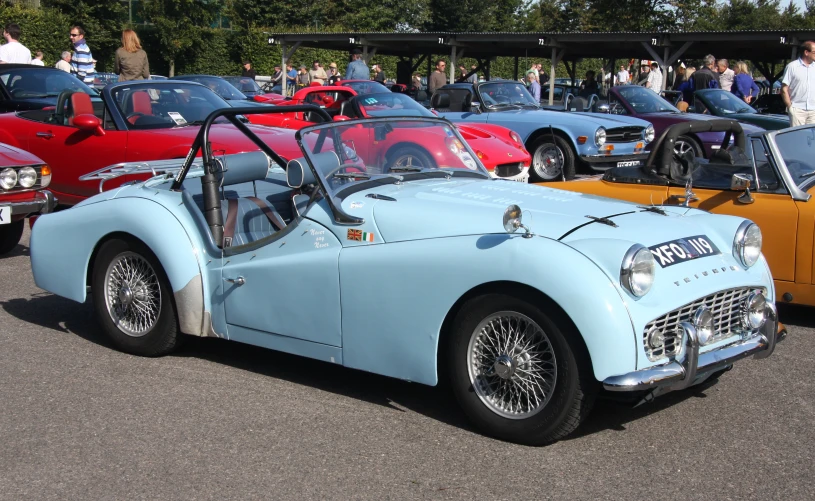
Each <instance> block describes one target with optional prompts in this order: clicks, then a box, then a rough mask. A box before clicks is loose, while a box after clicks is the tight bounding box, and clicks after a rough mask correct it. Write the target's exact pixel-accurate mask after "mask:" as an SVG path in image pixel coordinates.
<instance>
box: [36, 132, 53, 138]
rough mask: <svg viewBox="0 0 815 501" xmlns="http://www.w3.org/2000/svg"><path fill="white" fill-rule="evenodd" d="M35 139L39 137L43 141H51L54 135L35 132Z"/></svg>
mask: <svg viewBox="0 0 815 501" xmlns="http://www.w3.org/2000/svg"><path fill="white" fill-rule="evenodd" d="M37 137H41V138H43V139H51V138H52V137H54V135H53V134H51V133H50V132H37Z"/></svg>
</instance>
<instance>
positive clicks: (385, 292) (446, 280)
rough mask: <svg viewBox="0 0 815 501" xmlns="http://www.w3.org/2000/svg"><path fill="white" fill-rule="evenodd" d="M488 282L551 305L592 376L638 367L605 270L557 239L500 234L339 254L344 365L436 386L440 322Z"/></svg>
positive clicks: (619, 304) (623, 313) (364, 248)
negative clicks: (528, 291)
mask: <svg viewBox="0 0 815 501" xmlns="http://www.w3.org/2000/svg"><path fill="white" fill-rule="evenodd" d="M428 256H432V259H429V258H428ZM395 264H398V265H395ZM493 282H515V283H518V284H523V285H527V286H529V287H532V288H535V289H537V290H539V291H541V292H542V293H543V294H545V295H547V296H548V297H549V298H551V299H552V300H553V301H554V302H555V303H557V304H558V305H559V306H560V307H561V308H562V309H563V310H564V311H565V312H566V314H567V315H568V316H569V317H570V318H571V320H572V322H573V323H574V324H575V326H576V327H577V329H578V331H579V332H580V335H581V336H582V337H583V340H584V342H585V344H586V346H587V348H588V352H589V355H590V357H591V362H592V367H593V370H594V375H595V377H596V378H597V379H598V380H603V379H605V378H606V377H608V376H611V375H615V374H624V373H626V372H630V371H631V370H634V369H635V367H636V362H637V360H636V343H635V336H634V331H633V327H632V322H631V319H630V317H629V314H628V312H627V311H626V308H625V305H624V303H623V301H622V299H621V297H620V294H619V292H618V291H617V290H616V289H615V287H614V284H612V283H611V282H610V281H609V279H608V277H607V276H606V275H605V274H604V273H603V271H602V270H600V269H599V268H598V267H597V266H596V265H595V264H594V263H593V262H591V261H590V260H588V259H587V258H586V257H585V256H583V255H582V254H580V253H579V252H577V251H575V250H574V249H572V248H570V247H569V246H567V245H564V244H562V243H560V242H557V241H555V240H550V239H547V238H543V237H535V238H529V239H526V238H522V237H521V236H519V235H507V234H493V235H468V236H462V237H453V238H438V239H432V240H416V241H406V242H398V243H389V244H384V245H368V246H357V247H347V248H344V249H343V250H342V252H341V253H340V284H341V285H340V286H341V295H342V305H343V316H342V326H343V362H344V364H345V365H347V366H349V367H354V368H357V369H361V370H366V371H370V372H375V373H378V374H384V375H387V376H392V377H397V378H401V379H406V380H410V381H416V382H420V383H425V384H430V385H434V384H436V383H437V381H438V374H437V371H438V368H437V366H436V362H437V352H438V348H439V339H440V336H441V334H442V324H443V323H444V321H445V318H446V317H447V315H448V313H450V311H451V309H452V308H453V306H454V305H455V304H456V302H457V301H458V300H459V299H460V298H462V297H463V296H465V295H466V294H467V293H468V292H469V291H471V290H473V289H475V288H476V287H479V286H481V285H483V284H489V283H493Z"/></svg>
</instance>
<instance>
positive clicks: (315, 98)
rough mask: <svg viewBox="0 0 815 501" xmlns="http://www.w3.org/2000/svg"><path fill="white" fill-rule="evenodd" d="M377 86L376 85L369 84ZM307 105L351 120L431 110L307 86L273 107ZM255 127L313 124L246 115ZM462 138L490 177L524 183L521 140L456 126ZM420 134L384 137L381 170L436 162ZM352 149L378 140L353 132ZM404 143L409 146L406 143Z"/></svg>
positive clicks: (290, 117) (396, 98)
mask: <svg viewBox="0 0 815 501" xmlns="http://www.w3.org/2000/svg"><path fill="white" fill-rule="evenodd" d="M374 83H376V82H374ZM303 104H312V105H315V106H319V107H321V108H323V109H324V110H325V111H326V112H327V113H328V114H329V115H331V116H332V117H334V120H350V119H361V118H376V117H406V116H409V117H432V116H434V115H433V113H432V112H430V111H428V110H427V109H426V108H424V107H423V106H422V105H420V104H419V103H417V102H416V101H414V100H413V99H411V98H410V97H408V96H406V95H404V94H399V93H393V92H385V93H379V94H365V95H357V94H356V92H354V91H353V90H352V89H351V88H350V87H346V86H337V87H332V86H323V87H306V88H305V89H301V90H299V91H298V92H297V93H295V94H294V96H293V97H292V99H291V100H288V101H284V102H281V103H278V105H279V106H281V107H284V106H289V105H303ZM246 118H247V119H248V120H249V121H250V122H252V123H254V124H261V125H269V126H274V127H285V128H289V129H300V128H302V127H305V126H307V125H313V124H314V121H315V119H314V117H311V116H310V115H309V113H308V112H306V113H282V114H274V115H247V116H246ZM456 127H457V128H458V129H459V132H460V133H461V136H462V137H463V138H464V139H465V140H466V141H467V143H468V144H469V145H470V147H471V148H472V149H473V150H474V151H475V152H476V155H478V158H479V159H480V160H481V163H483V164H484V166H485V167H486V168H487V170H488V171H489V172H490V174H491V175H492V176H493V177H498V178H502V179H509V180H514V181H523V182H526V181H527V179H528V177H529V174H528V171H529V164H530V162H531V157H530V155H529V152H527V151H526V149H525V148H524V146H523V143H522V142H521V138H520V136H518V134H516V133H515V132H513V131H511V130H509V129H507V128H505V127H501V126H498V125H490V124H478V125H477V126H476V125H469V124H468V125H464V124H456ZM422 134H423V132H422V131H421V130H410V131H408V130H407V129H406V130H402V131H399V132H398V133H394V134H389V135H388V136H387V141H388V142H390V143H393V144H392V146H390V147H389V148H387V151H388V152H389V153H388V159H387V161H386V162H385V163H384V164H385V165H386V166H395V167H405V166H420V167H422V166H424V167H426V166H432V165H434V163H435V164H438V163H439V162H438V161H439V159H436V160H434V159H432V158H431V155H430V154H429V153H428V152H427V151H426V150H423V149H422V148H419V147H418V146H417V145H418V144H421V143H422V139H421V135H422ZM355 135H356V136H357V137H355V139H354V141H353V143H354V144H353V146H352V147H353V148H354V149H355V150H357V153H359V154H360V155H362V156H363V158H364V150H365V149H366V148H367V147H368V145H369V144H376V141H378V139H377V137H376V136H375V134H374V132H372V130H371V129H370V128H369V127H368V128H366V127H361V128H360V129H358V130H357V131H356V134H355ZM408 143H412V144H410V145H408Z"/></svg>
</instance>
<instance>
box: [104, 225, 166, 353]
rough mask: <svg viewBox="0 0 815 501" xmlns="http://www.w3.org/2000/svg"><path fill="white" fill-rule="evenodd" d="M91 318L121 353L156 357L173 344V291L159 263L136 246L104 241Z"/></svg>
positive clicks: (135, 244) (133, 241)
mask: <svg viewBox="0 0 815 501" xmlns="http://www.w3.org/2000/svg"><path fill="white" fill-rule="evenodd" d="M91 288H92V291H93V303H94V307H95V310H96V316H97V319H98V320H99V323H100V324H101V325H102V328H103V329H104V331H105V333H106V334H107V335H108V337H110V339H111V341H113V343H114V344H115V345H116V347H118V348H119V349H120V350H122V351H125V352H127V353H133V354H134V355H142V356H158V355H164V354H166V353H169V352H170V351H172V350H173V349H174V348H175V347H176V345H177V343H178V341H179V333H178V322H177V320H176V312H175V305H174V304H173V298H172V289H171V288H170V286H169V282H168V281H167V277H166V276H165V274H164V270H163V269H162V268H161V264H160V263H159V261H158V259H156V257H155V256H154V255H153V253H152V252H150V249H148V248H147V246H145V245H144V244H142V243H141V242H138V241H135V240H129V239H121V240H120V239H114V240H108V241H107V242H105V243H104V244H102V247H101V248H100V249H99V252H98V253H97V256H96V259H95V261H94V266H93V275H92V277H91Z"/></svg>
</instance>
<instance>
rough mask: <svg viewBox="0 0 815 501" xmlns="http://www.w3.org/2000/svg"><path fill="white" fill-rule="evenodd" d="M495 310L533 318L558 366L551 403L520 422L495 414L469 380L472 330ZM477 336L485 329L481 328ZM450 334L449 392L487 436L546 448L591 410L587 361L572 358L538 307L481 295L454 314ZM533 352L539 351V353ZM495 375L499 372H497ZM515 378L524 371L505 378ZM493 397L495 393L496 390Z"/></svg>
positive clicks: (567, 344) (559, 332)
mask: <svg viewBox="0 0 815 501" xmlns="http://www.w3.org/2000/svg"><path fill="white" fill-rule="evenodd" d="M499 312H511V313H512V314H521V315H522V316H525V317H526V318H528V319H531V320H532V321H533V322H534V323H535V324H537V326H538V327H540V329H541V330H542V331H543V333H544V334H545V337H546V339H547V341H548V347H550V348H551V353H553V355H554V356H553V359H554V364H553V365H554V366H555V367H556V376H555V377H554V378H553V379H554V390H553V391H552V392H551V394H550V396H549V397H548V398H549V400H544V403H543V404H542V407H541V408H540V409H539V410H537V411H535V413H530V414H531V415H530V416H529V417H526V418H521V419H518V415H516V416H515V418H514V419H513V418H510V417H505V415H501V414H500V411H496V410H494V409H495V407H494V406H493V407H491V406H490V404H488V403H486V402H485V401H484V398H482V396H479V392H478V390H477V389H476V387H475V386H474V383H473V380H472V379H471V375H470V362H469V353H470V344H471V339H474V336H475V333H476V329H477V328H478V327H479V325H480V324H481V323H482V322H483V321H486V320H488V319H489V318H490V317H491V316H492V315H494V314H496V313H499ZM479 332H483V330H481V329H480V330H479ZM524 332H526V331H525V330H524ZM449 334H450V335H449V337H448V338H447V342H448V345H447V351H446V352H445V353H446V355H447V360H446V362H447V369H448V372H449V374H448V375H449V379H450V384H451V386H452V390H453V393H454V394H455V396H456V399H457V400H458V402H459V404H460V405H461V407H462V409H463V410H464V413H465V414H466V415H467V416H468V417H469V418H470V420H471V421H472V422H473V423H474V424H475V425H476V426H477V427H478V428H479V429H481V430H482V431H483V432H485V433H486V434H489V435H492V436H494V437H497V438H500V439H503V440H509V441H512V442H517V443H521V444H526V445H544V444H548V443H551V442H554V441H556V440H559V439H561V438H563V437H565V436H567V435H568V434H569V433H571V432H572V431H574V430H575V429H576V428H577V427H578V426H579V425H580V423H581V422H582V421H583V419H584V418H585V417H586V416H587V415H588V413H589V411H590V410H591V407H592V405H593V403H594V392H592V391H589V389H590V388H592V387H593V386H592V385H593V383H592V381H593V374H592V373H591V369H590V367H589V366H588V364H587V361H585V360H583V359H582V358H581V357H580V356H579V355H576V354H577V353H578V351H577V350H575V349H574V348H573V347H572V345H571V344H570V342H569V339H568V338H567V337H566V336H564V334H563V330H562V329H561V328H560V327H559V326H558V325H557V324H556V323H555V322H553V321H552V320H551V319H550V318H549V316H547V315H546V314H545V313H544V312H543V311H541V310H540V309H539V308H536V307H535V306H532V305H531V304H529V303H527V302H525V301H522V300H519V299H517V298H514V297H511V296H506V295H501V294H489V295H485V296H480V297H477V298H475V299H472V300H471V301H469V302H468V303H466V304H465V305H464V307H463V308H462V309H461V311H460V312H459V313H458V315H457V316H456V318H455V322H454V324H453V327H452V331H451V332H450V333H449ZM473 342H474V341H473ZM499 344H500V343H499ZM474 346H477V344H475V345H474ZM483 346H487V345H483ZM550 348H547V350H549V349H550ZM536 353H541V352H540V351H539V350H538V351H536ZM522 356H524V353H523V352H522V353H518V354H517V357H518V358H520V357H522ZM521 363H523V362H518V363H517V367H520V364H521ZM487 366H489V365H487ZM485 367H486V366H485ZM490 367H493V366H490ZM495 367H497V365H496V366H495ZM515 367H516V364H515V362H513V369H512V371H513V373H515V372H516V371H517V370H518V369H517V368H515ZM493 372H494V374H497V372H498V371H497V370H495V371H493ZM517 374H522V372H517V373H516V374H513V375H511V376H509V380H510V381H511V380H512V378H514V377H516V375H517ZM490 377H492V378H493V379H492V381H499V383H500V380H499V379H497V377H498V376H497V375H494V376H490ZM486 379H487V378H481V379H480V380H481V381H484V380H486ZM501 384H503V383H501ZM482 388H483V386H482ZM541 388H542V386H541ZM495 394H496V395H497V392H496V393H495Z"/></svg>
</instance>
